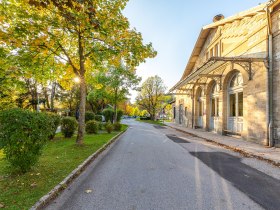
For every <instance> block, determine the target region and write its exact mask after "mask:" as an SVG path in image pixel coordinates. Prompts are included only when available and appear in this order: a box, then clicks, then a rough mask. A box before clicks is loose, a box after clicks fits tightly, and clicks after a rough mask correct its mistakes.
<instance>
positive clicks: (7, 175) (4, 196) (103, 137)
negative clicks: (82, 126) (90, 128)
mask: <svg viewBox="0 0 280 210" xmlns="http://www.w3.org/2000/svg"><path fill="white" fill-rule="evenodd" d="M122 127H123V129H122V130H124V129H126V128H127V126H126V125H125V126H124V125H123V126H122ZM117 133H118V132H112V133H111V134H107V133H100V134H94V135H86V136H85V139H84V143H85V144H84V146H77V145H75V137H73V138H70V139H65V138H63V137H62V136H61V134H58V135H57V136H56V137H55V140H54V141H51V142H48V143H47V145H46V146H45V148H44V150H43V154H42V156H41V157H40V160H39V163H38V164H37V165H36V166H35V167H34V168H33V169H32V171H30V172H28V173H26V174H24V175H14V174H12V173H11V170H10V168H9V165H8V163H7V161H6V160H5V159H4V154H3V153H2V152H1V151H0V204H2V205H5V208H4V209H29V208H30V207H31V206H32V205H33V204H35V203H36V202H37V201H38V200H39V198H41V197H42V196H43V195H45V194H47V193H48V192H49V191H50V190H51V189H52V188H53V187H54V186H56V185H57V184H58V183H59V182H61V181H62V180H63V179H64V178H65V177H66V176H67V175H68V174H69V173H70V172H71V171H72V170H74V169H75V168H76V167H77V166H78V165H79V164H81V163H82V162H83V161H84V160H85V159H86V158H87V157H89V156H90V155H91V154H93V153H94V152H95V151H96V150H98V149H99V148H100V147H102V146H103V145H104V144H106V143H107V142H108V141H109V140H110V139H111V138H112V137H114V136H115V135H116V134H117ZM0 208H1V207H0Z"/></svg>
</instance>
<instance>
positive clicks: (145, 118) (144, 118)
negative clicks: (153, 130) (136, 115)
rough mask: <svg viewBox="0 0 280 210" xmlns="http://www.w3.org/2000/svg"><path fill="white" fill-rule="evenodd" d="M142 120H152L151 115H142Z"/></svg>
mask: <svg viewBox="0 0 280 210" xmlns="http://www.w3.org/2000/svg"><path fill="white" fill-rule="evenodd" d="M140 120H151V117H140Z"/></svg>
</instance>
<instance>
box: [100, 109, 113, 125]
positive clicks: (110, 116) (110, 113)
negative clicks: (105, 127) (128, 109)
mask: <svg viewBox="0 0 280 210" xmlns="http://www.w3.org/2000/svg"><path fill="white" fill-rule="evenodd" d="M102 114H103V115H104V117H105V120H106V122H108V121H109V120H110V121H111V122H113V117H114V110H113V109H104V110H103V111H102Z"/></svg>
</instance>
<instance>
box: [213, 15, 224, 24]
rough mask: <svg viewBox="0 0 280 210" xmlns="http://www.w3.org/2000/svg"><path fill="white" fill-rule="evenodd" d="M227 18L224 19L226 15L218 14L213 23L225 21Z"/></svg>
mask: <svg viewBox="0 0 280 210" xmlns="http://www.w3.org/2000/svg"><path fill="white" fill-rule="evenodd" d="M224 18H225V17H224V15H222V14H218V15H216V16H215V17H214V18H213V22H214V23H215V22H218V21H220V20H222V19H224Z"/></svg>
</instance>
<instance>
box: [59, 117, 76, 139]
mask: <svg viewBox="0 0 280 210" xmlns="http://www.w3.org/2000/svg"><path fill="white" fill-rule="evenodd" d="M77 126H78V123H77V121H76V119H75V118H74V117H64V118H62V120H61V132H62V134H63V135H64V137H66V138H71V137H72V136H73V135H74V133H75V131H76V129H77Z"/></svg>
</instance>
